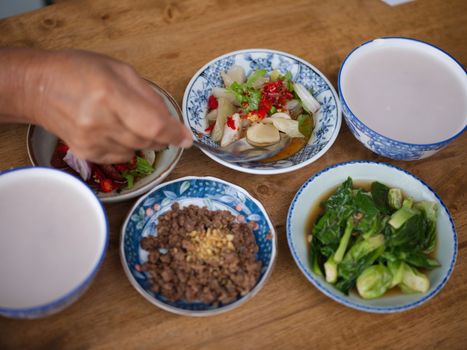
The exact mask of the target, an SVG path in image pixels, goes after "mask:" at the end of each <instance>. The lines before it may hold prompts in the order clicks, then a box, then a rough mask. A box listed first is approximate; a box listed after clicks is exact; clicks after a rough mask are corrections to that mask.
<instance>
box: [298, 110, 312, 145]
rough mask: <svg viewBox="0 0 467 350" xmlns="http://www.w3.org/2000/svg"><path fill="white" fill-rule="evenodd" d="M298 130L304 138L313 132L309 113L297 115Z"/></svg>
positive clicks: (307, 137)
mask: <svg viewBox="0 0 467 350" xmlns="http://www.w3.org/2000/svg"><path fill="white" fill-rule="evenodd" d="M298 131H300V133H301V134H302V135H303V136H305V138H306V139H309V138H310V137H311V134H312V132H313V118H312V117H311V116H310V115H309V114H300V115H299V117H298Z"/></svg>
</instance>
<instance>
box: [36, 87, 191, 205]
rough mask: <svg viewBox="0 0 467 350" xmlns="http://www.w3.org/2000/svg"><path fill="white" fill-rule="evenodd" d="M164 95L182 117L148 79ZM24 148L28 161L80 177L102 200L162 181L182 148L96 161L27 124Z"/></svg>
mask: <svg viewBox="0 0 467 350" xmlns="http://www.w3.org/2000/svg"><path fill="white" fill-rule="evenodd" d="M148 83H149V84H150V85H151V87H152V88H153V89H154V91H155V92H156V93H158V94H159V95H161V97H162V98H163V99H164V101H165V104H166V106H167V108H168V109H169V112H170V114H171V115H172V116H173V117H174V118H178V119H181V111H180V108H179V107H178V105H177V103H176V102H175V100H174V99H173V98H172V97H171V96H170V95H169V94H168V93H167V92H166V91H165V90H163V89H162V88H161V87H159V86H158V85H156V84H154V83H152V82H148ZM27 148H28V154H29V158H30V160H31V163H32V164H33V165H35V166H45V167H52V168H56V169H59V170H62V171H65V172H67V173H70V174H72V175H75V176H76V177H79V178H81V179H82V180H83V181H84V182H86V184H87V185H88V186H89V187H90V188H91V189H92V190H93V191H94V192H95V193H96V194H97V196H98V197H99V199H100V200H101V201H102V202H119V201H123V200H127V199H131V198H134V197H137V196H140V195H142V194H144V193H145V192H147V191H149V190H150V189H151V188H153V187H154V186H156V185H157V184H159V183H160V182H162V181H163V180H164V179H165V178H166V177H167V176H168V175H169V174H170V172H171V171H172V170H173V169H174V168H175V166H176V164H177V162H178V160H179V159H180V157H181V155H182V149H181V148H178V147H175V146H169V147H167V148H166V149H164V150H157V151H155V150H144V151H136V152H135V154H134V156H133V158H132V159H131V160H130V161H128V162H126V163H121V164H105V165H103V164H95V163H91V162H87V161H84V160H81V159H79V158H77V157H76V156H74V154H73V153H72V151H71V150H70V149H69V147H68V146H67V145H66V143H64V142H63V141H62V140H60V139H59V138H57V137H56V136H55V135H53V134H51V133H49V132H48V131H46V130H45V129H43V128H42V127H40V126H35V125H30V126H29V129H28V135H27Z"/></svg>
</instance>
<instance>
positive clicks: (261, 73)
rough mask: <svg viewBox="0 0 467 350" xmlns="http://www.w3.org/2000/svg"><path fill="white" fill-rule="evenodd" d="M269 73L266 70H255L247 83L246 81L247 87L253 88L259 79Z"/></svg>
mask: <svg viewBox="0 0 467 350" xmlns="http://www.w3.org/2000/svg"><path fill="white" fill-rule="evenodd" d="M266 73H267V71H266V69H257V70H255V71H254V72H253V73H252V74H250V76H249V77H248V79H247V81H246V83H245V84H246V86H247V87H251V86H252V85H253V84H254V83H255V81H256V80H258V79H259V78H261V77H263V76H265V75H266Z"/></svg>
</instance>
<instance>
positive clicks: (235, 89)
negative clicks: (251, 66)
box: [226, 81, 244, 104]
mask: <svg viewBox="0 0 467 350" xmlns="http://www.w3.org/2000/svg"><path fill="white" fill-rule="evenodd" d="M226 89H227V91H230V92H231V93H232V94H233V95H234V96H235V99H236V100H237V102H238V103H240V104H241V103H243V93H244V87H243V84H239V83H237V82H236V81H234V82H233V83H232V84H231V85H230V86H229V87H228V88H226Z"/></svg>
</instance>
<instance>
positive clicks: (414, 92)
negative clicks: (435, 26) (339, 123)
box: [338, 38, 467, 160]
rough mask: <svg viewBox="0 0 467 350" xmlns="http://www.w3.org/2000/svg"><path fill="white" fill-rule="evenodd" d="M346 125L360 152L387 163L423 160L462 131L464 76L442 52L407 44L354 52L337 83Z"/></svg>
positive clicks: (466, 100)
mask: <svg viewBox="0 0 467 350" xmlns="http://www.w3.org/2000/svg"><path fill="white" fill-rule="evenodd" d="M338 88H339V96H340V98H341V101H342V109H343V112H344V117H345V121H346V123H347V125H348V127H349V129H350V130H351V132H352V133H353V135H354V136H355V137H356V138H357V140H359V141H360V142H361V143H362V144H363V145H365V147H367V148H369V149H370V150H372V151H373V152H375V153H377V154H379V155H382V156H385V157H388V158H392V159H400V160H415V159H421V158H426V157H429V156H431V155H433V154H434V153H436V152H438V151H439V150H440V149H442V148H443V147H445V146H446V145H447V144H448V143H449V142H451V141H452V140H454V139H455V138H456V137H458V136H460V135H461V134H462V133H463V132H464V130H465V129H466V126H467V75H466V71H465V70H464V68H463V67H462V65H461V64H460V63H459V62H457V61H456V60H455V59H454V58H453V57H451V56H450V55H449V54H447V53H446V52H444V51H442V50H441V49H439V48H437V47H436V46H433V45H431V44H428V43H424V42H421V41H419V40H415V39H410V38H380V39H375V40H371V41H368V42H366V43H364V44H362V45H361V46H358V47H357V48H355V49H354V50H353V51H352V52H350V53H349V55H348V56H347V57H346V58H345V60H344V62H343V63H342V65H341V68H340V71H339V77H338Z"/></svg>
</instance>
